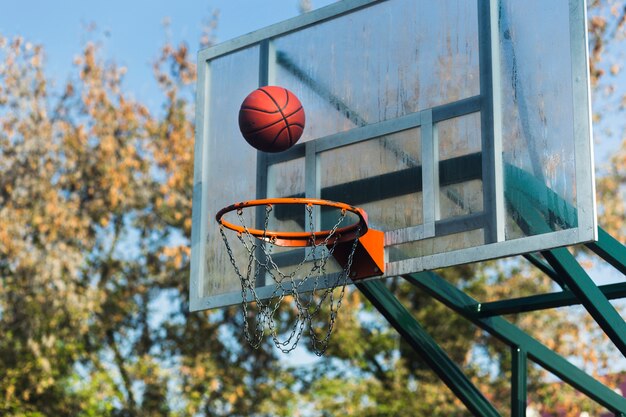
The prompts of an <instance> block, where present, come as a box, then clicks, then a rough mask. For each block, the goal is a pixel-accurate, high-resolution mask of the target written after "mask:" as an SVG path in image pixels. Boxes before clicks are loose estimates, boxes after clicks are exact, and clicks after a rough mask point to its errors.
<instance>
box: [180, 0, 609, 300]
mask: <svg viewBox="0 0 626 417" xmlns="http://www.w3.org/2000/svg"><path fill="white" fill-rule="evenodd" d="M385 1H388V0H343V1H341V2H337V3H334V4H331V5H330V6H327V7H324V8H321V9H317V10H314V11H313V12H311V13H307V14H304V15H301V16H298V17H295V18H293V19H289V20H286V21H284V22H280V23H277V24H275V25H272V26H269V27H267V28H265V29H261V30H258V31H256V32H252V33H250V34H247V35H244V36H242V37H239V38H237V39H234V40H231V41H228V42H225V43H222V44H219V45H216V46H214V47H211V48H208V49H205V50H202V51H200V52H199V54H198V90H197V103H198V105H197V110H196V147H195V158H196V159H195V161H194V162H195V172H194V202H193V213H192V238H191V247H192V254H191V258H192V259H191V264H192V266H191V280H190V281H191V286H190V308H191V310H192V311H196V310H203V309H208V308H216V307H223V306H226V305H231V304H236V303H238V302H240V301H241V300H240V297H241V295H240V293H238V292H234V293H229V294H220V295H213V296H209V297H205V296H203V294H204V291H203V283H202V281H203V279H204V276H205V272H204V270H205V265H204V264H203V254H204V253H205V245H206V240H205V239H204V237H206V231H207V222H208V221H210V220H209V217H210V214H209V213H207V212H206V210H204V207H206V203H207V198H208V196H207V192H206V189H205V190H204V192H203V188H206V186H207V184H209V182H210V178H208V177H207V172H206V171H207V170H206V169H205V168H204V167H206V166H207V164H208V156H207V155H208V153H209V152H210V150H208V149H207V146H205V143H206V142H207V141H206V137H207V134H208V132H209V129H210V126H208V125H207V120H208V115H209V112H210V109H208V105H207V103H208V100H207V97H208V95H209V92H210V71H211V60H213V59H215V58H217V57H221V56H224V55H228V54H231V53H233V52H236V51H239V50H243V49H246V48H250V47H252V46H258V49H259V53H260V60H259V62H260V64H259V85H266V84H271V83H273V80H274V76H275V72H276V65H279V64H278V59H277V58H278V57H277V56H276V51H275V48H274V47H273V39H275V38H277V37H281V36H284V35H286V34H289V33H292V32H295V31H298V30H301V29H303V28H306V27H308V26H312V25H316V24H319V23H321V22H324V21H327V20H331V19H334V18H337V17H339V16H342V15H345V14H348V13H352V12H354V11H356V10H359V9H362V8H366V7H369V6H372V5H374V4H378V3H383V2H385ZM499 3H500V0H477V5H478V16H479V19H480V26H479V27H480V33H479V46H480V51H479V52H480V57H479V61H480V79H481V80H480V85H481V87H480V95H478V96H475V97H469V98H466V99H463V100H460V101H457V102H453V103H449V104H444V105H441V106H437V107H434V108H432V109H424V110H422V111H420V112H417V113H413V114H410V115H407V116H403V117H400V118H397V119H393V120H388V121H384V122H381V123H377V124H373V125H366V126H362V127H357V128H355V129H352V130H350V131H348V132H342V133H339V134H335V135H330V136H327V137H324V138H319V139H317V140H315V141H311V142H306V143H302V144H298V145H296V146H294V147H293V148H292V149H290V150H289V151H286V152H283V153H280V154H265V153H262V152H259V153H258V157H257V184H256V190H257V195H256V196H254V197H256V198H266V197H267V180H268V178H267V170H268V168H269V167H270V166H271V165H273V164H276V163H279V162H285V161H289V160H293V159H296V158H304V159H305V187H306V192H305V195H304V196H306V197H309V198H327V199H328V197H325V196H324V195H323V194H324V190H321V189H320V179H319V166H318V165H319V158H318V156H319V154H320V153H321V152H324V151H328V150H329V149H333V148H337V147H341V146H346V145H348V144H354V143H357V142H360V141H365V140H369V139H372V138H375V137H379V136H383V135H388V134H392V133H395V132H400V131H403V130H407V129H413V128H420V129H421V130H422V134H423V135H424V134H426V135H425V138H426V139H427V140H426V141H424V138H423V140H422V142H423V144H424V145H425V146H423V149H422V152H423V155H422V156H423V158H422V159H423V161H425V162H424V165H423V166H422V167H421V168H420V169H421V172H422V177H421V183H422V184H421V187H422V188H421V191H422V192H423V194H424V196H425V197H426V196H432V197H433V198H432V199H429V198H423V207H422V209H423V212H424V219H425V221H424V224H422V225H417V226H413V227H408V228H405V229H398V230H391V231H387V232H386V233H385V242H386V243H385V244H386V246H392V245H397V244H400V243H402V242H410V241H415V240H419V239H424V238H428V237H432V236H434V235H446V234H450V233H457V232H460V231H466V230H474V229H480V228H483V229H484V230H485V238H486V242H492V243H488V244H485V245H483V246H479V247H471V248H466V249H461V250H456V251H452V252H446V253H435V254H432V255H427V256H423V257H420V258H411V259H405V260H400V261H396V262H389V263H388V264H387V267H386V276H396V275H402V274H406V273H414V272H419V271H424V270H432V269H435V268H441V267H446V266H451V265H458V264H463V263H469V262H475V261H480V260H486V259H492V258H498V257H506V256H512V255H517V254H520V253H530V252H534V251H538V250H542V249H546V248H554V247H559V246H565V245H569V244H573V243H580V242H588V241H593V240H595V239H597V235H596V230H597V224H596V223H595V222H594V220H592V219H593V218H595V210H596V208H595V190H594V185H593V161H592V158H591V160H590V158H589V156H590V155H592V154H593V152H592V144H591V134H590V129H591V122H590V119H589V118H590V116H589V115H590V111H589V108H590V99H589V91H588V80H589V76H588V74H587V72H586V71H585V70H584V69H581V68H586V63H587V55H586V53H585V52H584V51H586V33H585V31H584V30H583V31H582V32H583V33H581V32H580V31H581V29H580V28H581V27H584V22H585V21H586V15H585V13H586V11H585V1H584V0H569V3H570V7H569V9H570V21H571V22H572V23H573V24H572V25H571V33H570V38H571V44H572V59H573V62H572V72H573V76H574V84H575V86H574V92H575V97H574V100H576V102H577V106H575V109H576V123H577V125H576V126H575V127H576V129H575V132H576V133H575V134H576V137H575V146H574V148H575V152H576V158H577V159H576V175H577V178H578V180H577V182H576V186H577V190H576V195H577V201H578V205H577V207H576V210H577V217H578V219H579V221H580V223H579V225H578V227H572V228H569V229H566V230H559V231H551V232H550V233H546V234H541V235H535V236H527V237H523V238H520V239H515V240H509V241H504V240H503V239H504V232H503V230H504V196H503V194H504V192H505V191H506V190H505V189H504V183H503V182H504V181H503V175H504V174H503V172H502V169H501V162H500V161H501V158H502V156H501V149H502V144H501V140H502V139H501V127H500V115H499V114H498V112H497V111H496V109H499V108H500V104H499V103H500V100H501V98H500V97H499V88H496V86H497V85H498V83H499V82H500V80H499V73H498V62H497V58H498V48H494V47H493V46H494V43H495V42H497V37H496V35H495V34H496V33H497V25H498V21H497V18H496V12H497V10H498V7H499ZM581 43H582V44H584V45H581ZM581 63H582V65H581ZM472 113H480V114H481V126H482V128H481V131H482V132H483V133H482V134H483V140H482V146H483V153H484V155H483V156H482V157H481V156H480V155H479V157H481V161H482V167H481V169H480V175H482V177H481V179H483V184H484V187H485V190H484V193H483V194H484V204H483V207H484V211H483V212H482V213H476V214H473V215H470V216H461V217H457V218H452V219H445V220H437V219H436V214H435V213H436V206H433V204H436V202H437V196H438V195H439V190H438V188H439V186H440V184H439V183H438V182H439V176H438V174H437V173H438V169H439V165H438V164H437V163H433V162H435V160H436V155H435V158H433V155H432V154H434V153H436V146H435V145H436V140H437V137H436V136H437V135H436V129H435V128H434V127H435V126H436V124H437V123H438V122H441V121H443V120H447V119H450V118H454V117H459V116H462V115H468V114H472ZM583 156H586V157H583ZM582 178H591V179H592V180H591V181H587V180H586V181H583V180H581V179H582ZM417 180H418V179H417V178H416V181H417ZM304 196H302V197H304ZM294 197H297V196H294ZM249 198H252V196H242V199H249ZM233 203H234V202H233ZM257 218H261V216H257ZM487 226H489V227H487ZM281 256H282V257H283V259H282V261H283V262H286V263H289V262H293V261H294V260H295V259H302V257H301V256H300V255H299V253H298V252H296V253H291V254H290V253H285V254H283V255H281ZM258 276H259V282H258V283H257V286H258V288H259V294H267V295H270V294H272V290H273V287H272V286H266V285H265V282H264V274H259V275H258ZM266 287H267V288H266Z"/></svg>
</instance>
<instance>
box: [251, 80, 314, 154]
mask: <svg viewBox="0 0 626 417" xmlns="http://www.w3.org/2000/svg"><path fill="white" fill-rule="evenodd" d="M304 122H305V117H304V109H303V108H302V103H300V100H298V97H296V95H295V94H294V93H292V92H291V91H289V90H287V89H286V88H283V87H276V86H266V87H261V88H259V89H258V90H254V91H253V92H252V93H250V95H248V97H246V98H245V100H244V101H243V103H241V109H240V110H239V129H240V130H241V133H242V134H243V137H244V138H245V139H246V141H247V142H248V143H249V144H250V145H252V146H254V147H255V148H257V149H258V150H260V151H263V152H281V151H284V150H286V149H289V148H290V147H292V146H293V145H295V143H296V142H297V141H298V139H300V136H302V132H303V131H304Z"/></svg>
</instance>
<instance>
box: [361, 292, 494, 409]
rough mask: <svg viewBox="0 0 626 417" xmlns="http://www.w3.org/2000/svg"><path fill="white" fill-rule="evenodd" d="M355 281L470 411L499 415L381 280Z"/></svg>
mask: <svg viewBox="0 0 626 417" xmlns="http://www.w3.org/2000/svg"><path fill="white" fill-rule="evenodd" d="M355 285H356V286H357V288H358V289H359V290H360V291H361V292H362V293H363V294H364V295H365V296H366V297H367V298H368V300H370V302H371V303H372V304H373V305H374V306H375V307H376V308H377V309H378V311H380V313H381V314H382V315H383V316H385V318H386V319H387V320H388V321H389V323H391V325H392V326H393V327H394V328H395V329H396V330H397V331H398V332H399V333H400V335H402V337H403V338H404V339H405V340H406V341H407V342H408V343H409V344H410V345H411V347H412V348H413V349H415V351H416V352H417V354H418V355H419V356H420V357H421V358H422V359H423V360H424V362H426V363H427V364H428V366H430V368H431V369H432V370H433V371H434V372H435V373H436V374H437V376H438V377H439V378H441V380H442V381H443V382H444V383H445V384H446V385H447V386H448V388H450V390H451V391H452V392H453V393H454V394H455V395H456V396H457V397H458V398H459V399H460V400H461V401H462V402H463V404H465V406H466V407H467V409H468V410H470V412H471V413H472V414H474V415H475V416H477V417H496V416H500V414H499V413H498V411H496V409H495V408H494V407H493V405H491V403H490V402H489V401H488V400H487V399H486V398H485V397H484V396H483V395H482V394H481V392H480V391H479V390H478V388H476V387H475V386H474V384H472V382H471V381H470V380H469V378H467V376H465V374H464V373H463V372H462V371H461V369H459V367H458V366H457V365H456V364H455V363H454V362H453V361H452V360H451V359H450V357H449V356H448V355H447V354H446V353H445V352H444V350H443V349H442V348H441V347H440V346H439V345H438V344H437V343H436V342H435V341H434V340H433V338H432V337H431V336H430V335H429V334H428V333H427V332H426V331H425V330H424V329H423V328H422V326H420V324H419V323H418V322H417V320H415V318H414V317H413V316H412V315H411V314H410V313H409V312H408V311H407V310H406V308H404V306H403V305H402V304H401V303H400V302H399V301H398V299H397V298H396V297H395V296H394V295H393V294H392V293H391V291H389V290H388V289H387V287H385V285H384V284H383V283H382V282H380V281H361V282H356V283H355Z"/></svg>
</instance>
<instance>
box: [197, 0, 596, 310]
mask: <svg viewBox="0 0 626 417" xmlns="http://www.w3.org/2000/svg"><path fill="white" fill-rule="evenodd" d="M262 85H280V86H283V87H286V88H288V89H289V90H291V91H293V92H294V93H295V94H296V95H297V96H298V97H299V98H300V100H301V101H302V104H303V106H304V109H305V111H306V118H307V127H306V129H305V132H304V134H303V137H302V138H301V139H300V142H299V143H298V144H297V145H295V146H294V147H292V148H291V149H289V150H287V151H284V152H281V153H276V154H267V153H263V152H259V151H256V150H255V149H254V148H252V147H250V146H249V145H248V144H247V143H246V141H245V140H244V139H243V138H242V137H241V133H240V132H239V130H238V123H237V117H238V111H239V106H240V104H241V102H242V101H243V99H244V98H245V97H246V96H247V95H248V94H249V93H250V92H251V91H252V90H254V89H256V88H258V87H259V86H262ZM590 120H591V118H590V99H589V77H588V69H587V42H586V15H585V2H584V0H551V1H549V2H547V1H545V0H528V1H524V2H520V1H519V0H438V1H431V0H387V1H382V0H343V1H340V2H337V3H334V4H332V5H330V6H327V7H324V8H321V9H318V10H315V11H313V12H310V13H307V14H304V15H301V16H299V17H297V18H294V19H291V20H287V21H284V22H281V23H278V24H275V25H273V26H270V27H267V28H265V29H262V30H259V31H256V32H253V33H250V34H248V35H245V36H242V37H240V38H237V39H234V40H231V41H228V42H225V43H223V44H220V45H217V46H214V47H211V48H209V49H205V50H202V51H200V52H199V55H198V90H197V110H196V145H195V162H194V163H195V172H194V195H193V226H192V255H191V256H192V259H191V263H192V267H191V289H190V291H191V294H190V295H191V310H203V309H209V308H217V307H223V306H227V305H231V304H236V303H240V302H241V297H242V295H241V294H242V292H241V287H240V282H239V279H238V278H237V276H236V274H235V273H234V272H233V270H232V266H231V263H230V261H229V258H228V254H227V253H226V249H225V247H224V245H223V242H222V237H221V236H220V233H219V230H218V226H217V223H216V222H215V221H214V216H215V213H217V212H218V210H220V209H221V208H223V207H225V206H228V205H230V204H233V203H236V202H239V201H244V200H249V199H255V198H266V197H272V198H276V197H310V198H323V199H327V200H334V201H340V202H345V203H348V204H351V205H354V206H358V207H361V208H363V209H364V210H365V211H366V212H367V213H368V215H369V222H370V226H371V227H373V228H375V229H378V230H381V231H383V232H384V241H385V263H386V269H385V275H384V276H397V275H401V274H407V273H415V272H419V271H422V270H430V269H435V268H440V267H446V266H451V265H458V264H464V263H469V262H475V261H481V260H487V259H494V258H499V257H506V256H511V255H517V254H522V253H528V252H535V251H540V250H543V249H550V248H554V247H559V246H566V245H571V244H576V243H582V242H588V241H592V240H595V239H596V237H597V236H596V233H597V231H596V230H597V225H596V209H595V195H594V194H595V191H594V175H593V174H594V167H593V151H592V142H591V121H590ZM252 215H253V216H254V215H255V213H254V212H253V213H252ZM320 217H321V221H322V223H324V222H325V221H326V220H325V217H324V213H321V215H320ZM252 221H255V219H252ZM256 221H258V219H256ZM271 222H272V224H273V226H275V227H278V228H282V229H283V230H285V229H289V230H295V231H297V230H304V225H303V224H301V223H302V222H300V221H298V219H297V218H296V217H293V216H290V215H289V214H288V213H284V212H283V213H282V214H281V213H280V212H278V211H277V213H276V214H275V215H274V217H273V218H272V219H271ZM299 250H304V249H299ZM235 251H236V249H235ZM294 251H295V252H297V251H298V250H296V249H289V250H284V253H280V258H281V262H283V264H284V265H286V266H287V267H288V265H289V263H290V262H292V259H301V256H300V257H299V256H293V255H294V253H293V252H294ZM235 255H237V253H235ZM296 255H297V253H296ZM293 262H295V261H293ZM257 287H258V288H257V292H258V294H259V295H260V296H261V297H268V296H270V295H271V294H272V291H273V287H272V286H271V285H266V283H265V282H264V280H263V279H262V278H261V279H259V281H258V282H257Z"/></svg>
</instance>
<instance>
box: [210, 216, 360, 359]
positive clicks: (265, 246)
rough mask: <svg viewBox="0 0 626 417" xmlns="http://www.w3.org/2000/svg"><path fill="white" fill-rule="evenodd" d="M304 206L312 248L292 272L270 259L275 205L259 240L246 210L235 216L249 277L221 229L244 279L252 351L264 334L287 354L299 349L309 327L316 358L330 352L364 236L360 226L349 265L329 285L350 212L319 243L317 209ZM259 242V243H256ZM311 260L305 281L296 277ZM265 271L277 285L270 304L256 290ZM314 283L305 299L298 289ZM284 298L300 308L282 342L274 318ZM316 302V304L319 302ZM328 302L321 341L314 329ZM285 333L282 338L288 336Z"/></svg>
mask: <svg viewBox="0 0 626 417" xmlns="http://www.w3.org/2000/svg"><path fill="white" fill-rule="evenodd" d="M305 208H306V212H307V220H308V226H309V230H310V231H311V246H310V250H308V251H307V253H306V254H305V256H304V257H303V259H302V261H301V262H300V263H299V264H298V265H296V266H295V268H293V270H292V271H291V272H290V273H289V274H285V273H283V272H282V271H281V270H280V268H279V267H278V265H277V264H276V262H275V261H274V260H273V259H272V253H271V251H272V247H273V245H272V242H273V240H274V239H273V238H268V237H267V235H266V233H267V229H268V225H269V219H270V214H271V212H272V210H273V208H272V205H271V204H267V205H266V207H265V219H264V224H263V231H264V232H263V236H262V238H261V239H260V240H258V239H256V238H254V237H253V236H252V235H251V234H250V232H249V229H248V227H247V226H246V219H245V217H244V215H243V210H242V209H238V210H237V217H238V219H239V222H240V224H241V226H242V228H243V229H244V232H241V233H237V238H238V240H239V242H240V243H241V244H242V246H243V248H244V249H245V251H246V252H247V258H248V263H247V265H246V269H245V274H244V273H242V271H241V270H240V268H239V267H238V266H237V260H236V259H235V255H234V253H233V250H232V248H231V246H230V243H229V240H228V238H227V236H226V233H225V232H224V227H223V226H221V225H220V234H221V236H222V240H223V241H224V244H225V245H226V251H227V253H228V257H229V260H230V263H231V264H232V265H233V268H234V270H235V273H236V274H237V276H238V277H239V280H240V281H241V299H242V302H241V305H242V315H243V333H244V337H245V339H246V341H247V342H248V343H249V344H250V346H252V347H253V348H254V349H258V348H259V346H260V345H261V343H262V342H263V340H264V337H265V335H266V334H267V333H269V335H271V337H272V340H273V342H274V345H275V346H276V348H278V349H279V350H280V351H281V352H283V353H289V352H291V351H292V350H294V349H295V348H296V346H297V345H298V343H299V341H300V339H301V337H302V334H303V332H304V327H305V326H306V325H308V328H309V338H310V340H311V346H312V348H313V352H314V353H315V354H317V355H318V356H321V355H323V354H324V352H325V351H326V349H327V348H328V343H329V340H330V336H331V333H332V330H333V328H334V326H335V322H336V318H337V313H338V311H339V308H340V307H341V303H342V300H343V298H344V295H345V291H346V285H347V282H348V278H349V276H350V270H351V268H352V263H353V257H354V252H355V251H356V247H357V244H358V236H359V235H360V231H361V229H360V227H359V228H357V230H356V235H357V237H356V238H355V239H354V241H353V243H352V246H351V250H350V253H349V255H348V261H347V263H346V265H345V266H344V268H343V269H342V270H341V272H339V273H336V274H333V275H334V276H335V280H334V281H333V282H331V283H329V275H328V274H327V272H326V267H327V262H328V260H329V259H330V257H331V256H332V254H333V252H334V251H335V248H336V246H337V243H338V242H339V240H340V239H341V235H340V234H339V233H337V230H338V229H339V227H340V225H341V224H342V222H343V221H344V219H345V218H346V214H347V213H346V210H341V214H340V216H339V219H338V220H337V222H336V223H335V224H334V226H333V227H332V228H331V229H330V231H329V233H328V234H327V235H326V237H325V238H324V239H323V240H322V241H320V242H319V243H315V240H316V239H315V224H314V216H313V206H312V205H311V204H308V205H306V206H305ZM257 242H259V243H258V244H257ZM258 249H260V254H262V257H263V259H262V260H261V259H259V258H258V256H257V253H258V252H259V251H258ZM310 262H312V266H311V267H310V269H309V270H308V271H306V273H305V274H304V277H302V278H301V279H299V280H298V279H297V278H296V277H297V275H298V273H299V272H300V271H301V270H302V268H303V267H304V265H306V264H307V263H310ZM261 271H263V273H265V274H267V275H269V276H270V277H271V278H272V280H273V281H274V284H275V285H274V290H273V292H272V294H271V295H270V297H268V299H267V301H263V300H262V299H261V297H259V295H258V294H257V292H256V282H257V280H258V277H259V274H260V273H261ZM321 277H323V278H324V279H325V282H324V284H325V285H324V289H323V290H322V291H321V293H318V292H319V291H320V290H319V287H320V282H319V280H320V278H321ZM310 279H314V282H313V284H312V289H311V290H308V291H310V293H311V294H310V295H309V297H310V298H309V299H308V301H306V300H303V298H302V295H303V294H301V293H300V289H301V288H302V286H303V285H305V284H306V283H307V282H309V280H310ZM339 287H340V291H339V295H338V296H337V298H336V299H335V294H334V292H335V289H337V288H339ZM305 288H306V287H305ZM308 291H307V292H308ZM286 296H291V297H292V298H293V303H294V304H295V307H296V308H295V311H296V317H295V321H294V323H293V325H292V326H291V330H290V331H288V333H289V336H287V337H286V338H285V339H284V340H280V337H279V333H281V332H280V331H279V328H278V326H277V318H276V314H277V312H278V309H279V308H280V306H281V305H283V301H284V299H285V297H286ZM316 299H317V302H315V300H316ZM326 300H328V306H329V318H328V323H327V325H326V326H325V327H326V332H325V334H324V336H323V337H318V336H317V334H316V332H315V329H314V326H313V319H314V318H315V317H316V316H317V315H318V314H319V313H320V311H321V309H322V307H323V305H324V302H325V301H326ZM252 302H254V303H255V304H256V315H255V316H254V318H255V319H256V324H255V325H254V330H253V331H251V323H250V321H251V320H252V317H250V316H251V315H250V313H249V311H250V310H249V304H250V303H252ZM282 333H283V334H284V332H282Z"/></svg>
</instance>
